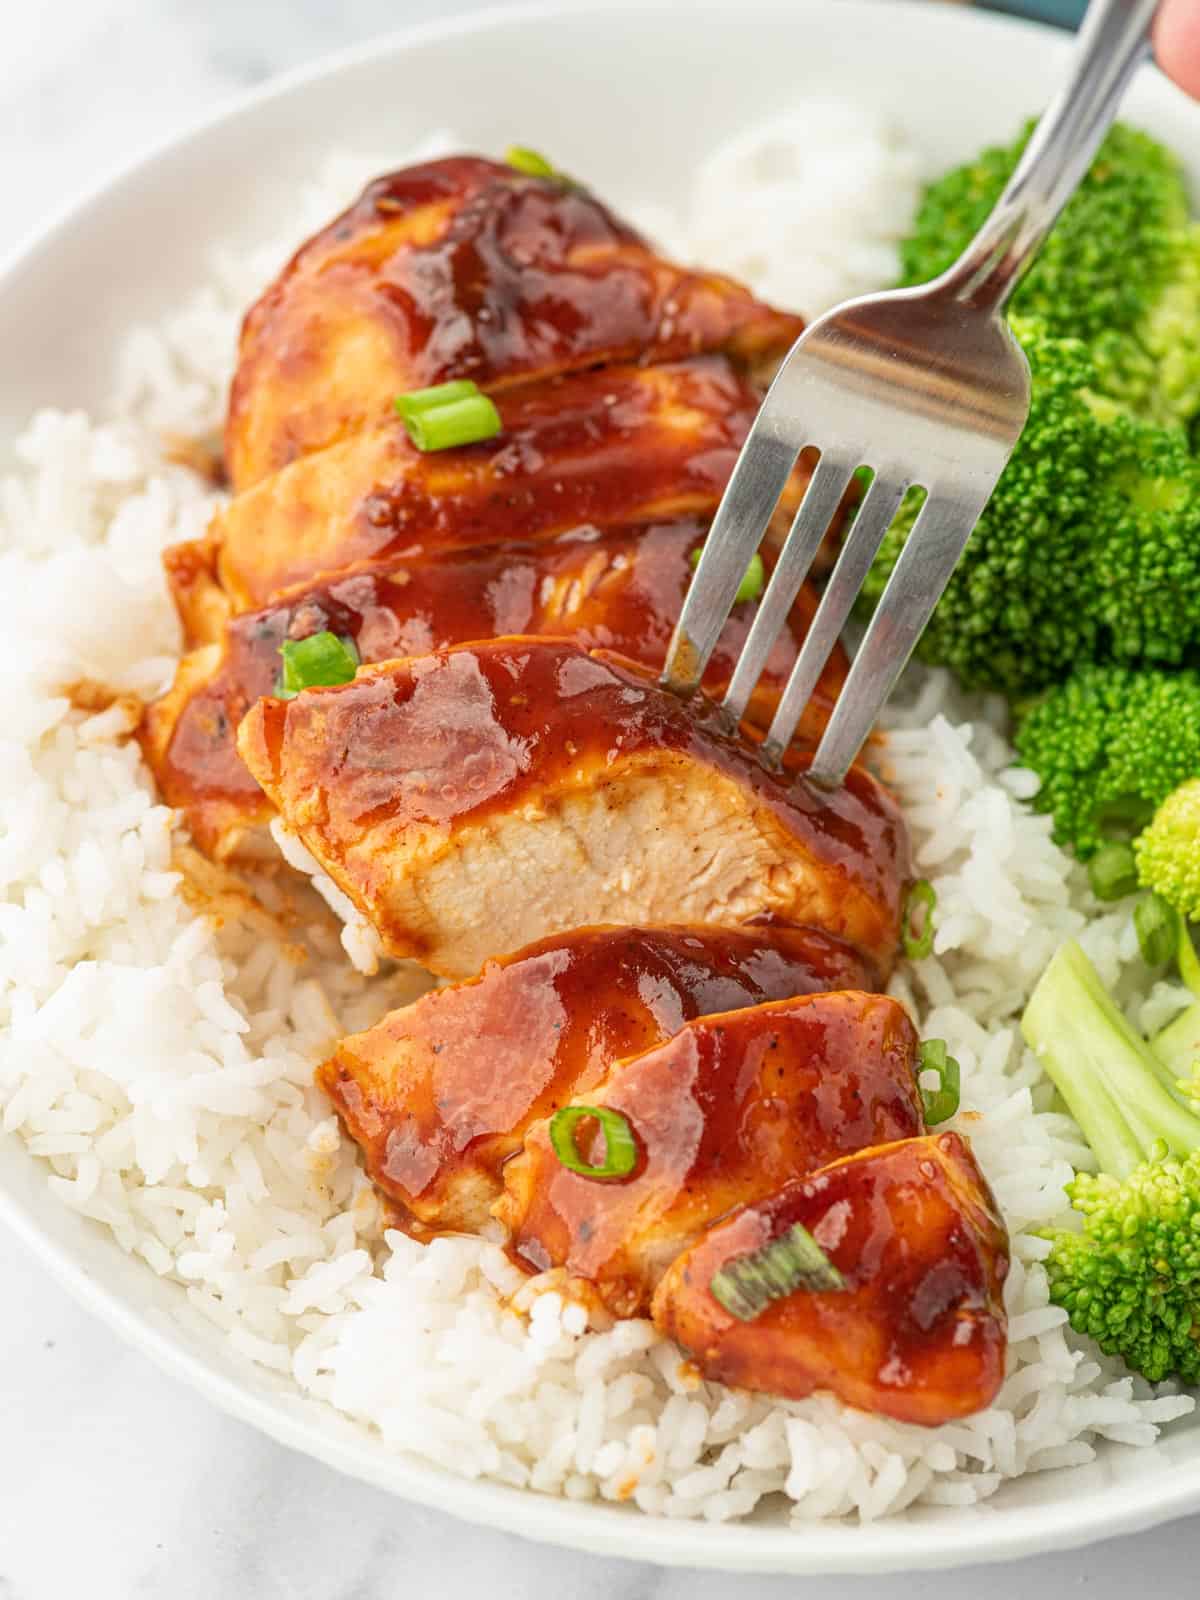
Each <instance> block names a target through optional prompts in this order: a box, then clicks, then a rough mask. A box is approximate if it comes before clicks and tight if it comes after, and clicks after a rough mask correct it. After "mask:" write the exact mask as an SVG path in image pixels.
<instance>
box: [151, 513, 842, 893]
mask: <svg viewBox="0 0 1200 1600" xmlns="http://www.w3.org/2000/svg"><path fill="white" fill-rule="evenodd" d="M704 535H705V526H704V524H702V523H697V522H693V521H690V520H685V521H683V522H676V523H664V524H658V525H653V526H650V527H637V528H630V529H622V530H620V531H618V532H616V533H608V534H601V533H598V532H596V531H595V530H588V531H585V532H579V533H572V534H563V535H560V536H559V538H557V539H552V540H548V541H546V542H545V543H534V544H530V543H520V544H518V543H508V544H499V545H490V546H486V547H481V548H480V549H477V550H470V551H463V552H461V553H457V554H454V555H447V554H442V555H437V556H428V557H421V558H418V559H416V560H413V561H408V562H405V563H403V564H402V565H397V566H394V567H390V568H388V569H387V570H386V571H383V572H363V573H357V574H355V575H353V576H351V577H347V578H341V579H337V580H334V581H333V582H331V583H325V584H318V585H315V586H312V587H308V588H303V589H300V590H297V591H293V592H291V593H290V594H288V595H287V596H285V597H283V598H281V599H280V600H279V601H278V602H276V603H274V604H272V605H270V606H268V607H266V608H265V609H263V610H260V611H252V612H246V613H244V614H243V615H242V616H239V617H235V618H233V619H232V621H231V622H230V623H229V624H228V625H227V628H226V630H225V632H224V637H223V641H222V643H221V645H220V646H219V647H215V646H212V645H205V646H202V647H201V649H200V650H199V651H193V652H192V654H191V655H189V656H187V657H186V658H185V660H184V661H183V662H182V663H181V664H180V668H179V672H178V674H177V676H176V680H175V684H174V686H173V687H172V689H171V690H170V691H169V692H168V694H167V695H166V696H164V698H163V699H162V700H159V701H158V702H157V703H156V704H154V705H153V706H151V707H150V708H149V709H148V711H147V714H146V719H145V724H144V729H143V748H144V749H145V752H146V756H147V759H148V761H149V763H150V766H151V768H152V769H153V771H154V774H155V777H156V778H157V780H158V786H159V790H160V792H161V793H162V795H163V798H164V799H165V800H166V801H167V803H168V804H169V805H172V806H176V807H178V808H180V809H181V810H182V811H183V812H184V814H185V816H186V819H187V823H188V827H189V828H190V830H191V833H192V837H193V839H194V840H195V841H196V843H197V845H198V846H199V847H200V849H202V850H203V851H205V853H206V854H209V855H211V856H213V857H214V858H215V859H217V860H220V861H226V860H231V859H235V858H240V859H247V858H248V859H259V858H261V857H262V856H263V854H264V852H265V853H266V854H267V855H270V854H271V852H272V851H273V849H274V846H273V845H272V844H271V841H270V840H269V838H268V839H264V837H263V830H264V825H265V824H266V823H267V822H268V821H269V820H270V818H271V816H272V815H273V809H272V806H271V803H270V801H269V800H268V799H267V797H266V795H265V794H264V793H263V791H262V790H261V789H260V788H259V786H258V784H257V783H256V782H255V781H254V779H253V778H252V777H251V776H250V773H249V772H248V771H247V770H246V767H245V765H244V764H243V762H242V760H241V758H240V757H239V756H238V753H237V749H236V745H235V738H236V733H237V727H238V723H239V722H240V721H241V719H242V718H243V716H245V714H246V711H247V710H248V708H249V707H250V706H252V705H253V704H254V702H255V701H256V700H257V699H258V698H259V697H260V696H261V695H269V694H270V693H271V692H272V689H273V686H274V684H275V681H276V679H277V677H278V675H279V666H280V657H279V647H280V645H281V644H283V643H284V642H285V641H286V640H289V639H301V638H307V637H308V636H309V635H310V634H314V633H320V632H321V631H322V630H328V631H330V632H332V633H335V634H337V635H339V636H340V637H344V638H350V639H353V641H354V643H355V646H356V647H357V650H358V654H359V656H360V658H361V659H362V660H363V661H367V662H374V661H383V660H388V659H391V658H393V657H397V656H409V655H421V654H424V653H426V652H428V651H430V650H440V649H443V648H445V647H446V646H448V645H454V644H460V643H465V642H467V641H469V640H472V639H484V638H489V637H492V636H494V635H506V634H529V635H532V634H556V635H569V636H570V637H571V638H573V639H575V640H576V641H577V642H578V643H579V644H582V645H584V646H588V647H590V646H596V645H602V646H604V647H606V648H608V649H611V650H615V651H617V652H618V653H619V654H621V655H625V656H628V657H630V658H631V659H633V660H636V661H641V662H643V663H644V664H645V665H646V666H648V667H655V668H657V667H661V665H662V663H663V661H664V659H665V657H666V650H667V644H668V641H669V640H670V637H671V631H672V629H673V627H674V625H675V620H676V618H677V617H678V615H679V610H680V607H681V605H682V602H683V596H684V593H685V591H686V589H687V586H688V583H689V581H690V580H691V576H692V570H693V565H692V559H691V558H692V556H693V555H694V554H695V553H696V552H698V551H699V549H700V547H701V545H702V544H703V542H704ZM773 565H774V559H773V557H772V556H771V555H770V554H769V553H767V554H766V566H767V570H768V571H770V570H771V569H772V568H773ZM815 608H816V594H815V591H814V590H812V589H811V588H809V587H805V588H803V589H802V590H801V591H800V594H799V596H798V598H797V600H796V603H795V605H794V606H793V608H792V615H791V619H790V625H789V628H788V630H787V631H786V632H785V633H784V634H783V636H782V637H781V638H780V640H779V642H778V644H777V645H776V647H775V649H774V651H773V652H772V654H771V656H770V658H769V660H768V662H767V667H766V671H765V673H764V675H763V678H762V680H761V681H760V684H759V688H758V690H757V692H756V694H755V696H754V699H753V700H752V702H751V705H750V707H749V714H748V721H750V722H751V723H753V724H755V725H756V726H759V727H761V728H765V727H766V726H767V725H768V723H769V722H770V719H771V717H772V715H773V714H774V710H775V706H776V705H777V704H778V700H779V696H780V694H781V693H782V691H783V686H784V684H785V683H786V681H787V675H788V673H789V672H790V671H791V668H792V664H793V662H794V661H795V659H796V655H797V652H798V650H799V648H800V645H801V643H802V642H803V639H804V636H805V634H806V632H807V630H808V625H809V623H810V622H811V620H812V616H813V612H814V610H815ZM757 609H758V607H757V602H756V601H747V602H745V603H743V604H740V605H737V606H735V607H734V609H733V612H732V614H731V616H730V618H729V621H728V623H727V624H726V626H725V629H724V631H723V633H722V635H721V638H720V641H719V642H718V645H717V648H716V651H715V652H714V654H713V658H712V661H711V662H710V664H709V670H708V673H707V674H706V676H705V680H704V682H705V687H706V689H707V690H708V692H709V693H710V694H712V695H714V696H716V695H719V694H721V693H722V692H723V690H724V688H725V686H726V684H727V683H728V681H729V678H730V676H731V674H732V672H733V668H734V664H735V662H736V660H737V657H738V655H739V654H740V652H741V649H742V646H743V645H744V643H745V640H746V636H747V634H748V633H749V630H750V626H751V624H752V622H753V620H754V617H755V615H756V613H757ZM845 671H846V659H845V655H844V653H843V652H842V650H841V649H840V648H839V649H837V650H835V651H834V653H833V655H832V656H831V657H830V660H829V662H828V664H827V665H826V668H825V671H824V673H823V674H822V677H821V681H820V683H819V684H818V687H817V692H816V694H815V695H814V696H813V699H812V702H811V703H810V706H809V708H808V711H807V712H806V714H805V717H804V719H803V720H802V722H801V727H800V735H801V737H802V738H808V739H815V738H816V737H817V736H818V735H819V733H820V730H821V729H822V728H823V727H824V725H825V722H826V720H827V718H828V715H829V711H830V709H831V708H832V705H833V702H834V700H835V699H836V697H837V694H838V691H839V689H840V687H841V684H842V682H843V681H844V678H845Z"/></svg>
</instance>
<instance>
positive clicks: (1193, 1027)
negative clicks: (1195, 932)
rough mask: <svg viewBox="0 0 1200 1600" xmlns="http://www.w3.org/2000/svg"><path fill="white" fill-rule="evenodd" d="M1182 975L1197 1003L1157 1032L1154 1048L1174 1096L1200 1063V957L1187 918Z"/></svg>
mask: <svg viewBox="0 0 1200 1600" xmlns="http://www.w3.org/2000/svg"><path fill="white" fill-rule="evenodd" d="M1176 961H1177V965H1178V967H1179V976H1180V977H1181V978H1182V979H1183V981H1184V983H1186V984H1187V986H1188V988H1189V989H1190V990H1191V991H1192V993H1193V994H1194V995H1195V996H1196V1004H1195V1005H1191V1006H1188V1007H1186V1008H1185V1009H1184V1010H1183V1011H1181V1012H1180V1013H1179V1015H1178V1016H1177V1017H1173V1018H1172V1019H1171V1021H1170V1022H1168V1023H1167V1025H1166V1027H1165V1028H1162V1029H1161V1030H1160V1031H1159V1032H1158V1033H1156V1034H1155V1035H1154V1037H1153V1039H1151V1041H1150V1049H1151V1050H1152V1051H1153V1053H1154V1058H1155V1060H1156V1061H1157V1062H1158V1063H1159V1066H1160V1068H1161V1075H1162V1077H1163V1078H1164V1080H1165V1082H1166V1083H1167V1085H1168V1087H1169V1088H1170V1089H1171V1090H1172V1092H1173V1093H1177V1092H1178V1085H1179V1082H1180V1080H1181V1079H1185V1078H1186V1079H1195V1078H1196V1077H1197V1072H1196V1064H1197V1060H1200V957H1198V956H1197V955H1196V947H1195V945H1194V944H1193V943H1192V935H1191V932H1190V930H1189V928H1188V925H1187V922H1186V921H1185V919H1184V918H1183V917H1180V919H1179V954H1178V956H1177V958H1176Z"/></svg>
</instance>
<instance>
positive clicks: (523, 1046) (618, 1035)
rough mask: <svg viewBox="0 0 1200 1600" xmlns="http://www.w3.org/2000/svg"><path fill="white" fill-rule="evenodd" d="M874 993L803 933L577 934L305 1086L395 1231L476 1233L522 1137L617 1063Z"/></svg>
mask: <svg viewBox="0 0 1200 1600" xmlns="http://www.w3.org/2000/svg"><path fill="white" fill-rule="evenodd" d="M871 981H872V974H871V973H870V972H869V970H868V968H867V965H866V963H865V962H864V961H863V960H862V958H861V957H860V956H858V955H857V954H856V953H855V952H854V951H852V950H851V949H850V948H849V947H848V946H846V945H844V944H840V943H839V942H838V941H837V940H835V939H831V938H829V937H828V935H826V934H823V933H818V932H816V931H815V930H814V929H811V928H756V929H753V930H751V931H747V932H744V933H738V932H730V931H729V930H726V929H722V930H718V931H716V932H713V931H710V930H708V929H702V928H586V929H582V930H580V931H578V932H575V933H570V934H567V935H566V936H564V937H559V938H555V939H548V940H544V941H543V942H542V943H540V944H537V945H534V946H532V947H531V948H530V949H528V950H522V951H519V952H518V953H517V954H516V955H514V956H510V957H508V958H507V959H506V960H504V961H498V962H489V964H488V965H487V966H486V967H485V968H484V970H483V972H482V974H481V975H480V976H479V977H478V978H475V979H472V980H471V981H470V982H468V983H463V984H458V985H456V986H454V987H452V988H446V989H435V990H433V991H432V992H431V993H429V994H427V995H423V996H422V998H421V999H420V1000H417V1001H416V1002H414V1004H412V1005H409V1006H404V1007H402V1008H401V1009H400V1010H398V1011H393V1012H391V1013H390V1014H389V1015H388V1016H386V1017H384V1018H383V1020H382V1021H381V1022H378V1023H377V1024H376V1025H375V1026H374V1027H373V1028H369V1029H367V1031H366V1032H365V1033H359V1034H353V1035H351V1036H350V1037H349V1038H347V1039H343V1040H342V1042H341V1043H340V1044H339V1046H338V1048H337V1050H336V1051H335V1052H334V1054H333V1056H332V1057H330V1059H329V1060H328V1061H326V1062H325V1063H324V1065H323V1066H322V1067H321V1068H320V1069H319V1071H318V1073H317V1081H318V1082H319V1083H320V1084H321V1086H322V1088H324V1089H325V1091H326V1093H327V1094H328V1095H329V1097H330V1098H331V1100H332V1101H333V1103H334V1105H335V1107H336V1108H337V1111H338V1114H339V1115H340V1117H341V1119H342V1122H343V1123H344V1125H345V1127H346V1129H347V1131H348V1133H349V1134H350V1137H351V1138H352V1139H354V1140H355V1141H356V1142H357V1143H358V1144H359V1145H361V1146H362V1149H363V1153H364V1157H365V1162H366V1168H367V1171H368V1173H369V1174H370V1175H371V1177H372V1178H373V1179H374V1181H375V1182H376V1183H377V1184H378V1185H379V1187H380V1189H382V1190H383V1192H384V1193H385V1194H387V1195H389V1196H391V1198H392V1199H393V1200H396V1201H398V1202H399V1203H400V1204H401V1206H402V1207H403V1209H404V1212H405V1213H406V1214H407V1216H408V1217H410V1218H413V1219H416V1221H417V1222H418V1223H419V1224H422V1225H424V1226H425V1227H426V1228H429V1229H458V1230H464V1231H478V1229H480V1228H481V1227H482V1226H483V1225H484V1224H485V1223H486V1222H487V1221H488V1218H489V1214H490V1208H491V1206H492V1204H493V1202H494V1201H495V1200H496V1199H498V1198H499V1195H500V1193H501V1188H502V1185H501V1180H500V1168H501V1165H502V1164H503V1163H504V1162H505V1161H506V1160H507V1159H508V1158H509V1157H510V1156H512V1155H514V1154H515V1153H516V1152H517V1151H518V1150H519V1149H520V1148H521V1141H522V1139H523V1138H524V1135H525V1131H526V1129H527V1128H528V1127H529V1126H530V1124H531V1123H532V1122H534V1121H536V1120H537V1119H538V1118H539V1117H546V1116H548V1115H549V1114H550V1113H551V1112H552V1111H554V1110H556V1109H557V1108H558V1107H559V1106H561V1105H564V1104H565V1103H566V1102H567V1101H568V1100H570V1099H571V1098H572V1097H573V1096H576V1095H579V1094H583V1093H586V1092H587V1091H588V1090H590V1089H591V1088H592V1087H593V1086H594V1085H595V1084H596V1083H597V1082H598V1081H599V1080H600V1079H601V1078H602V1077H603V1076H604V1074H605V1073H606V1072H607V1071H608V1069H609V1067H610V1066H611V1065H612V1064H613V1063H614V1062H615V1061H616V1060H617V1059H618V1058H620V1057H622V1056H628V1055H634V1054H637V1053H638V1052H640V1051H643V1050H648V1049H649V1048H650V1047H651V1046H653V1045H657V1044H660V1043H661V1042H662V1041H663V1040H664V1039H667V1038H669V1037H670V1036H671V1034H673V1033H676V1032H677V1031H678V1030H679V1029H680V1028H681V1027H682V1026H683V1025H684V1023H686V1022H690V1021H692V1020H693V1019H694V1018H696V1017H698V1016H702V1015H703V1014H705V1013H706V1012H709V1011H734V1010H736V1009H738V1008H739V1007H742V1006H750V1005H756V1004H758V1003H759V1002H761V1001H764V1000H776V999H782V998H784V997H785V996H793V995H800V994H809V993H811V992H813V991H814V990H822V989H840V988H848V987H855V986H861V985H864V984H869V983H870V982H871Z"/></svg>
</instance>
